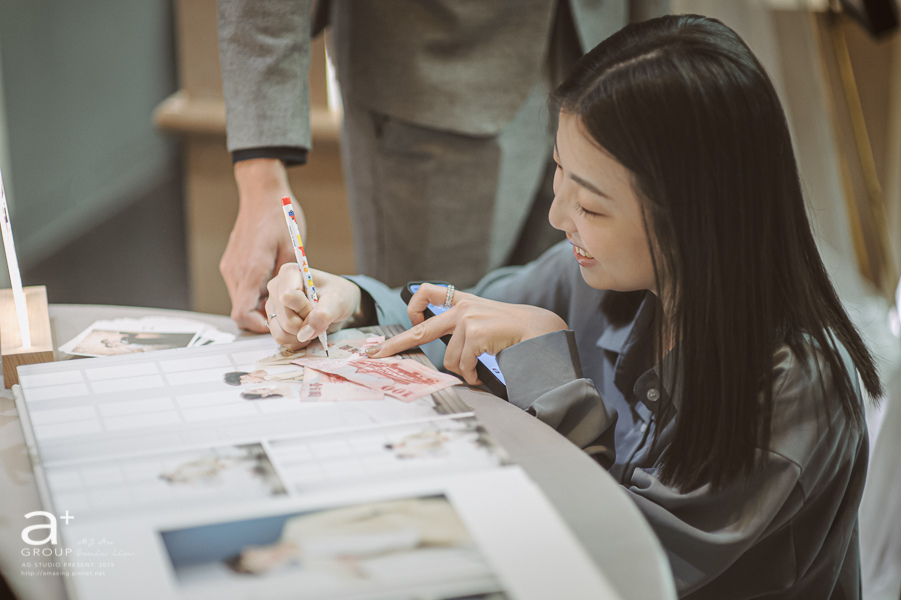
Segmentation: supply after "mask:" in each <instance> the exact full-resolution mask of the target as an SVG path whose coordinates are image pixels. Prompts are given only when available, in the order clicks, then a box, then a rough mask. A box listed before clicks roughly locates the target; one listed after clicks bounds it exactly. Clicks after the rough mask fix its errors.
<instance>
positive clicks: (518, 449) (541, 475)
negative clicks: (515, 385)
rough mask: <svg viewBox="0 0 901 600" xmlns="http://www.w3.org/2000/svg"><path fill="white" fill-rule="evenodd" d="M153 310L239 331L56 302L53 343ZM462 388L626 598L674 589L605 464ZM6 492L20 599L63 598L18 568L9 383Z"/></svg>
mask: <svg viewBox="0 0 901 600" xmlns="http://www.w3.org/2000/svg"><path fill="white" fill-rule="evenodd" d="M151 314H152V315H161V316H173V317H187V318H192V319H196V320H200V321H204V322H206V323H209V324H211V325H213V326H215V327H217V328H219V329H221V330H223V331H229V332H231V333H238V331H237V329H236V328H235V325H234V323H233V322H232V321H231V320H230V319H228V318H227V317H222V316H217V315H204V314H199V313H189V312H182V311H171V310H161V309H146V308H132V307H121V306H94V305H54V306H51V307H50V316H51V320H52V329H53V332H54V338H55V340H54V341H55V343H56V345H59V343H61V342H65V341H67V340H69V339H70V338H72V337H74V336H75V335H76V334H78V333H79V332H80V331H82V330H83V329H84V328H86V327H87V326H89V325H90V324H91V323H93V322H94V321H96V320H99V319H115V318H122V317H131V318H140V317H144V316H148V315H151ZM245 335H246V334H245ZM247 337H249V336H247ZM458 390H459V393H460V396H461V398H462V399H463V401H464V402H466V404H468V405H469V406H471V407H472V408H473V409H474V410H475V413H476V416H477V417H478V419H479V421H480V422H481V423H482V424H483V425H484V426H485V427H486V428H487V429H488V431H489V432H491V434H492V435H493V436H494V438H495V439H496V440H497V441H498V442H499V443H500V444H501V445H502V446H503V447H504V448H505V449H506V450H507V452H508V453H509V454H510V457H511V458H512V459H513V460H514V461H515V462H516V463H518V464H519V465H521V466H522V467H523V469H525V471H526V472H527V473H528V474H529V476H530V477H531V478H532V479H533V480H534V481H535V482H536V483H537V484H538V485H539V486H540V487H541V489H542V490H543V491H544V493H545V495H546V496H547V497H548V499H549V500H550V501H551V502H552V503H553V505H554V506H555V507H556V508H557V510H558V511H559V513H560V515H561V516H562V517H563V519H564V520H565V521H566V523H567V524H568V525H569V527H570V528H571V529H572V531H573V533H574V534H575V535H576V537H577V538H578V539H579V540H580V541H581V543H582V544H583V545H584V547H585V549H586V550H587V551H588V554H589V555H590V556H591V557H592V559H593V560H594V561H595V562H596V564H597V565H598V567H599V568H600V569H601V570H602V571H603V572H604V574H605V575H606V577H607V578H608V580H609V581H610V582H611V584H612V585H613V587H614V588H616V590H617V591H618V592H619V593H620V595H621V596H622V598H623V600H668V599H671V598H675V597H676V593H675V588H674V586H673V582H672V576H671V574H670V569H669V564H668V563H667V561H666V557H665V555H664V553H663V549H662V548H661V546H660V543H659V542H658V541H657V538H656V537H655V536H654V534H653V532H652V531H651V529H650V527H649V526H648V524H647V522H646V521H645V520H644V518H643V517H642V516H641V514H640V513H639V511H638V509H637V508H636V507H635V505H634V504H633V503H632V501H631V500H630V499H629V497H628V495H627V494H626V493H625V492H624V491H623V490H622V488H621V487H620V486H619V484H617V483H616V482H615V481H614V480H613V479H612V478H611V477H610V476H609V475H608V474H607V473H606V471H604V470H603V469H601V468H600V467H599V466H598V465H597V464H596V463H595V462H594V461H593V460H591V459H590V458H589V457H588V456H587V455H586V454H584V453H583V452H582V451H581V450H579V449H578V448H577V447H576V446H574V445H572V444H571V443H570V442H569V441H567V440H566V439H565V438H564V437H562V436H561V435H559V434H558V433H557V432H556V431H554V430H553V429H551V428H550V427H548V426H546V425H545V424H544V423H542V422H540V421H538V420H537V419H535V418H534V417H531V416H529V415H528V414H526V413H525V412H524V411H522V410H520V409H518V408H516V407H515V406H513V405H512V404H509V403H507V402H505V401H503V400H501V399H499V398H496V397H495V396H492V395H490V394H488V393H486V392H482V391H480V390H474V389H469V388H464V387H462V386H461V387H459V388H458ZM0 499H2V500H0V571H2V573H3V575H4V576H5V577H6V579H7V581H8V582H9V584H10V586H11V587H12V588H13V591H14V592H16V593H17V594H18V595H19V597H20V600H56V599H60V600H61V599H62V598H64V597H65V595H64V592H63V587H62V582H61V581H59V580H57V579H56V578H53V577H23V576H20V575H19V567H20V563H21V562H22V557H21V556H19V552H20V550H21V546H22V542H21V538H20V535H21V530H22V527H23V523H25V520H24V515H25V513H28V512H31V511H34V510H41V502H40V500H39V498H38V494H37V489H36V487H35V482H34V477H33V475H32V472H31V464H30V462H29V459H28V456H27V453H26V450H25V444H24V441H23V439H22V430H21V428H20V426H19V419H18V415H17V413H16V408H15V404H14V402H13V399H12V393H11V392H10V391H9V390H5V391H4V392H3V393H2V394H0Z"/></svg>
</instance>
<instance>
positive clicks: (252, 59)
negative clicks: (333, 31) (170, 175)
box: [218, 0, 310, 152]
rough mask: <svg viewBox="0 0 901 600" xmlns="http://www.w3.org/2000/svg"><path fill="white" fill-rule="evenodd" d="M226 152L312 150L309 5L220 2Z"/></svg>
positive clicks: (302, 0)
mask: <svg viewBox="0 0 901 600" xmlns="http://www.w3.org/2000/svg"><path fill="white" fill-rule="evenodd" d="M218 26H219V62H220V66H221V69H222V93H223V96H224V98H225V110H226V119H227V133H228V150H229V151H230V152H235V151H236V150H237V151H240V150H245V149H249V148H261V147H281V148H285V147H289V148H290V147H294V148H302V149H309V148H310V94H309V83H308V74H309V68H310V1H309V0H299V1H296V2H284V1H283V0H219V3H218Z"/></svg>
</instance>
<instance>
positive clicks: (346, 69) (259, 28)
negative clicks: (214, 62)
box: [218, 0, 628, 151]
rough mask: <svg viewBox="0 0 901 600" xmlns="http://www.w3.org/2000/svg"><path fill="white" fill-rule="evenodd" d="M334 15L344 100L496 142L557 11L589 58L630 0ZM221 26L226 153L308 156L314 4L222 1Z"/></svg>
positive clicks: (353, 2) (465, 0)
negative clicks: (289, 151) (282, 149)
mask: <svg viewBox="0 0 901 600" xmlns="http://www.w3.org/2000/svg"><path fill="white" fill-rule="evenodd" d="M561 1H565V0H561ZM329 8H330V9H331V10H330V14H329V21H330V23H331V27H332V39H331V42H332V52H333V53H334V58H335V62H336V65H337V70H338V77H339V81H340V83H341V89H342V94H343V95H344V96H345V99H346V100H349V101H353V102H356V103H359V104H361V105H363V106H364V107H366V108H369V109H372V110H375V111H378V112H381V113H384V114H386V115H389V116H392V117H395V118H397V119H402V120H405V121H408V122H411V123H414V124H417V125H422V126H426V127H431V128H435V129H441V130H447V131H454V132H459V133H464V134H469V135H494V134H496V133H498V132H499V131H500V129H501V128H503V127H504V125H505V124H507V123H508V122H509V121H510V120H511V119H512V118H513V116H514V115H515V114H516V111H517V110H518V108H519V107H520V106H521V105H522V103H523V101H524V100H525V98H526V96H527V95H528V93H529V91H530V90H531V88H532V86H533V85H534V84H535V82H536V80H537V79H538V78H539V77H541V76H542V69H543V67H544V66H545V58H546V57H547V55H548V50H549V45H550V43H551V40H552V39H554V40H558V39H559V38H560V37H561V36H559V35H552V33H553V29H554V28H553V25H554V23H555V19H556V16H557V14H558V13H559V14H561V15H568V14H571V15H572V17H571V19H570V21H571V25H570V29H572V26H573V25H574V26H575V28H574V33H575V35H576V36H577V37H578V46H580V47H581V48H582V49H589V48H591V47H593V46H594V45H595V44H597V43H598V42H599V41H600V40H602V39H604V38H605V37H607V36H608V35H610V34H611V33H613V32H615V31H616V30H618V29H620V28H621V27H623V26H624V25H625V23H626V22H627V16H628V14H627V13H628V4H627V2H626V1H625V0H569V3H568V4H567V5H565V6H562V7H559V8H560V10H559V11H558V5H557V1H556V0H490V2H486V1H485V0H378V1H374V0H332V1H331V2H330V3H329ZM566 9H568V10H566ZM218 16H219V55H220V62H221V67H222V78H223V92H224V96H225V102H226V109H227V116H228V147H229V150H230V151H234V150H240V149H246V148H257V147H264V146H293V147H303V148H309V147H310V126H309V93H308V89H307V76H306V75H307V73H308V70H309V47H310V33H311V7H310V2H309V0H294V1H292V2H288V1H287V0H219V11H218ZM573 42H574V40H569V43H573ZM555 43H557V42H556V41H555ZM560 43H563V40H561V41H560Z"/></svg>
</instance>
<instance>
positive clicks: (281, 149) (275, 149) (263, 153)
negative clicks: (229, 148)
mask: <svg viewBox="0 0 901 600" xmlns="http://www.w3.org/2000/svg"><path fill="white" fill-rule="evenodd" d="M254 158H277V159H279V160H280V161H282V162H283V163H284V164H285V166H286V167H294V166H297V165H305V164H307V149H306V148H300V147H297V146H260V147H259V148H242V149H241V150H235V151H234V152H232V163H237V162H241V161H242V160H252V159H254Z"/></svg>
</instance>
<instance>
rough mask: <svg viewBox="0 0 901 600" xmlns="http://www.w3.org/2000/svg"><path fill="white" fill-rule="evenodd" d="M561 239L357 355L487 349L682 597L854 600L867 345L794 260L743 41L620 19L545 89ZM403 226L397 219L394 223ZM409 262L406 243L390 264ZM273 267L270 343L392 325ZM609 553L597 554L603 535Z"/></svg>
mask: <svg viewBox="0 0 901 600" xmlns="http://www.w3.org/2000/svg"><path fill="white" fill-rule="evenodd" d="M553 100H554V102H555V108H556V109H558V110H559V124H558V128H557V136H556V148H555V157H556V160H557V163H558V169H557V174H556V178H555V182H554V183H555V186H554V189H555V193H556V197H555V200H554V204H553V206H552V208H551V211H550V215H549V218H550V221H551V223H552V224H553V225H554V226H555V227H557V228H558V229H561V230H563V231H564V232H566V234H567V238H568V242H569V243H568V244H562V245H559V246H557V247H555V248H552V249H551V250H549V251H548V252H547V253H546V254H545V255H543V256H542V257H541V258H540V259H538V260H537V261H535V262H533V263H531V264H530V265H526V266H525V267H511V268H507V269H502V270H499V271H496V272H494V273H491V274H489V275H488V276H487V277H486V278H485V279H484V280H483V281H482V282H480V284H479V285H478V286H477V287H476V288H475V289H474V290H472V291H471V292H470V293H462V292H457V293H456V294H454V295H453V308H452V309H451V310H449V311H447V312H446V313H444V314H442V315H439V316H438V317H435V318H433V319H429V320H428V321H423V317H422V310H423V309H424V308H425V306H426V304H428V303H429V302H431V303H435V304H442V303H444V302H445V299H446V294H447V292H446V290H445V289H444V288H442V287H438V286H431V285H424V286H423V287H422V289H421V290H420V291H419V292H418V293H417V294H416V295H415V296H414V298H413V300H412V301H411V302H410V305H409V308H408V312H409V317H410V319H411V320H412V322H413V323H414V324H415V325H414V326H413V327H412V328H411V329H410V330H408V331H407V332H405V333H403V334H401V335H399V336H396V337H395V338H392V339H391V340H388V341H386V342H385V343H384V344H383V345H382V347H381V349H380V350H379V351H378V352H377V353H376V354H375V356H377V357H381V356H387V355H390V354H393V353H395V352H399V351H401V350H403V349H406V348H408V347H411V346H414V345H416V344H421V343H424V342H427V341H430V340H433V339H436V338H438V337H439V336H441V335H444V334H448V333H450V334H452V337H451V341H450V343H449V344H448V347H447V352H446V354H445V359H444V365H445V367H447V368H448V369H450V370H452V371H455V372H457V373H460V374H461V375H463V376H464V377H465V379H466V380H467V381H468V382H470V383H474V382H475V381H476V379H477V376H476V374H475V369H474V367H475V362H476V357H477V356H478V355H479V354H481V353H482V352H490V353H492V354H497V355H498V360H499V363H500V366H501V369H502V371H503V373H504V375H505V378H506V380H507V383H508V392H509V396H510V400H511V402H513V403H515V404H516V405H518V406H520V407H522V408H523V409H525V410H527V411H529V412H531V413H532V414H534V415H536V416H537V417H538V418H540V419H542V420H544V421H545V422H547V423H549V424H551V425H552V426H554V427H555V428H556V429H557V430H558V431H560V432H561V433H563V434H564V435H566V436H567V437H569V439H571V440H572V441H573V442H575V443H577V444H579V445H580V446H581V447H582V448H584V449H585V450H586V451H587V452H589V453H590V454H592V455H593V456H594V457H595V458H596V459H597V460H598V462H599V463H600V464H601V465H602V466H604V467H605V468H607V469H608V470H609V472H610V474H611V475H612V476H613V477H615V478H616V479H617V480H618V481H620V482H621V483H622V485H623V486H624V487H625V489H626V490H627V491H628V492H629V494H630V495H631V497H632V498H633V499H634V500H635V502H636V503H637V505H638V507H639V508H640V509H641V511H642V512H643V514H644V515H645V516H646V518H647V519H648V521H649V522H650V523H651V525H652V527H653V528H654V530H655V532H656V533H657V535H658V536H659V538H660V540H661V542H662V543H663V546H664V547H665V549H666V551H667V553H668V555H669V558H670V564H671V565H672V568H673V573H674V575H675V578H676V583H677V587H678V589H679V592H680V595H681V596H684V597H690V598H764V597H765V598H836V599H838V598H857V597H859V578H858V572H859V560H858V550H857V506H858V504H859V501H860V496H861V492H862V489H863V484H864V479H865V473H866V454H867V443H866V427H865V424H864V420H863V416H862V415H863V407H862V400H861V391H860V389H859V386H858V375H859V377H860V379H861V380H862V381H863V384H864V387H865V388H866V389H867V391H868V392H869V393H870V394H871V395H872V396H873V397H878V396H879V395H880V393H881V387H880V383H879V378H878V376H877V373H876V369H875V366H874V363H873V359H872V358H871V356H870V354H869V352H868V351H867V349H866V347H865V345H864V343H863V342H862V340H861V338H860V335H859V334H858V332H857V331H856V330H855V328H854V327H853V325H852V324H851V322H850V320H849V319H848V316H847V315H846V313H845V311H844V309H843V308H842V305H841V303H840V302H839V300H838V298H837V296H836V293H835V290H834V289H833V286H832V284H831V282H830V281H829V278H828V276H827V273H826V270H825V268H824V267H823V263H822V261H821V259H820V257H819V254H818V252H817V249H816V245H815V242H814V238H813V235H812V234H811V229H810V225H809V223H808V220H807V215H806V212H805V206H804V201H803V198H802V191H801V185H800V182H799V179H798V173H797V167H796V163H795V159H794V154H793V151H792V146H791V139H790V136H789V131H788V127H787V125H786V121H785V117H784V114H783V111H782V108H781V106H780V104H779V101H778V98H777V96H776V93H775V91H774V89H773V86H772V84H771V82H770V80H769V78H768V77H767V75H766V73H765V72H764V70H763V68H762V67H761V65H760V63H759V62H758V61H757V60H756V58H755V57H754V56H753V54H752V53H751V52H750V50H749V49H748V48H747V46H746V45H745V44H744V43H743V42H742V41H741V39H740V38H739V37H738V36H737V35H736V34H735V33H734V32H733V31H732V30H730V29H729V28H727V27H725V26H724V25H722V24H721V23H719V22H718V21H715V20H712V19H706V18H703V17H697V16H671V17H664V18H661V19H656V20H653V21H647V22H644V23H639V24H635V25H630V26H629V27H627V28H625V29H624V30H622V31H621V32H619V33H618V34H616V35H614V36H612V37H610V38H609V39H608V40H607V41H605V42H603V43H602V44H601V45H599V46H598V47H596V48H595V49H594V50H592V51H591V52H589V53H588V54H587V55H585V56H584V57H583V58H582V59H581V60H580V61H579V63H578V64H577V65H576V67H575V69H574V70H573V72H572V73H571V75H570V76H569V77H568V79H567V80H566V82H564V83H563V85H562V86H561V87H560V88H559V89H558V90H556V92H555V94H554V98H553ZM411 226H415V224H411ZM409 250H410V252H415V251H416V249H415V248H410V249H409ZM315 277H316V281H317V287H319V288H320V303H319V304H318V305H317V307H316V308H315V309H313V310H312V311H311V307H310V305H309V303H308V302H307V300H306V298H305V297H304V295H303V293H302V292H301V291H299V290H300V288H301V282H300V278H299V276H298V272H297V269H296V266H294V265H287V266H286V267H285V268H283V269H282V271H281V273H280V274H279V275H278V277H276V278H275V279H274V280H273V281H272V282H271V283H270V286H269V287H270V298H269V301H268V306H267V314H270V315H275V317H273V318H272V319H271V320H270V326H271V329H272V332H273V335H274V336H275V337H276V339H277V340H278V341H279V342H281V343H286V344H290V345H293V346H298V345H302V344H303V343H305V342H306V341H308V340H311V339H315V337H316V335H317V334H318V333H319V332H321V331H322V330H323V329H325V328H326V327H332V328H334V327H338V326H341V325H345V324H348V323H350V322H354V323H361V322H366V321H370V322H374V320H375V318H376V317H377V318H378V320H379V321H380V322H383V323H385V322H397V321H398V320H399V319H400V318H402V317H403V316H406V315H404V314H403V312H402V311H403V306H402V304H401V303H400V301H399V299H398V298H397V294H396V292H393V291H391V290H388V289H387V288H385V287H384V286H382V285H381V284H379V283H378V282H375V281H373V280H371V279H367V278H363V277H355V278H351V279H346V278H341V277H336V276H332V275H328V274H325V273H317V274H316V275H315ZM611 543H616V542H615V540H611Z"/></svg>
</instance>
